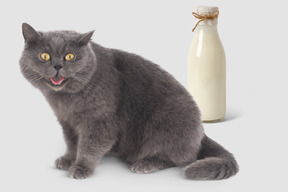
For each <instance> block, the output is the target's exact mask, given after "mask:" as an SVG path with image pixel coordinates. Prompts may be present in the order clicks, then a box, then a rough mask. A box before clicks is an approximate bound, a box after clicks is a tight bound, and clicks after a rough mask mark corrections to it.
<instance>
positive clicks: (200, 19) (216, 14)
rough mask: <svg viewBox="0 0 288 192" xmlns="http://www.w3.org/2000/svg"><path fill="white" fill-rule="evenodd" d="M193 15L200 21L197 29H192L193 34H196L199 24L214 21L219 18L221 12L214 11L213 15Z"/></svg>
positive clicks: (193, 13)
mask: <svg viewBox="0 0 288 192" xmlns="http://www.w3.org/2000/svg"><path fill="white" fill-rule="evenodd" d="M192 15H193V16H194V17H195V18H197V19H199V21H198V22H197V23H196V25H195V27H194V28H193V29H192V32H194V30H195V29H196V27H197V26H198V24H199V23H200V22H202V21H206V20H214V19H217V18H218V15H219V11H218V10H214V11H212V12H211V13H209V14H208V15H199V14H198V13H195V12H192Z"/></svg>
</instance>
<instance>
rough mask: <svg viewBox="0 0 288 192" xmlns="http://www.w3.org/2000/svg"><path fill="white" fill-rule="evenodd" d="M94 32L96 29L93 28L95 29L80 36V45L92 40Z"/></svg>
mask: <svg viewBox="0 0 288 192" xmlns="http://www.w3.org/2000/svg"><path fill="white" fill-rule="evenodd" d="M93 33H94V30H93V31H90V32H88V33H84V34H82V35H81V36H80V39H79V41H78V44H79V45H80V46H82V45H87V44H88V42H89V41H90V40H91V37H92V35H93Z"/></svg>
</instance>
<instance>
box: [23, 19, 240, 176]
mask: <svg viewBox="0 0 288 192" xmlns="http://www.w3.org/2000/svg"><path fill="white" fill-rule="evenodd" d="M93 32H94V31H91V32H88V33H84V34H80V33H77V32H74V31H52V32H39V31H36V30H35V29H34V28H32V27H31V26H30V25H29V24H26V23H23V24H22V33H23V36H24V40H25V47H24V51H23V53H22V56H21V58H20V62H19V63H20V68H21V71H22V73H23V75H24V77H25V78H26V79H27V80H28V81H29V82H30V83H31V84H32V85H33V86H35V87H36V88H38V89H39V90H40V91H41V92H42V93H43V95H44V96H45V98H46V99H47V101H48V103H49V104H50V106H51V108H52V109H53V111H54V113H55V115H56V117H57V119H58V121H59V123H60V124H61V126H62V129H63V135H64V138H65V141H66V145H67V151H66V153H65V154H64V155H63V156H61V157H59V158H58V159H57V160H56V161H55V164H56V168H58V169H62V170H69V173H70V175H71V177H73V178H75V179H85V178H87V177H89V176H90V175H91V174H92V173H93V171H94V169H95V167H96V166H97V164H98V163H99V161H100V160H101V158H102V157H103V156H104V155H105V154H112V155H115V156H117V157H118V158H120V159H121V160H123V161H124V162H126V163H128V165H129V166H130V169H131V170H132V171H133V172H135V173H150V172H154V171H157V170H161V169H165V168H169V167H175V166H178V167H183V168H184V169H185V176H186V177H187V178H189V179H193V180H220V179H226V178H228V177H230V176H233V175H235V174H236V173H237V172H238V170H239V168H238V164H237V162H236V160H235V159H234V157H233V155H232V154H231V153H230V152H228V151H227V150H226V149H224V148H223V147H222V146H220V145H219V144H218V143H216V142H215V141H213V140H212V139H210V138H209V137H208V136H206V135H205V133H204V129H203V126H202V123H201V118H200V111H199V109H198V107H197V105H196V103H195V102H194V101H193V98H192V96H191V95H190V94H189V93H188V92H187V90H186V89H185V88H184V87H183V86H182V85H181V84H180V83H179V82H177V81H176V80H175V78H174V77H173V76H172V75H170V74H169V73H168V72H166V71H164V70H163V69H161V67H159V66H158V65H156V64H154V63H152V62H151V61H148V60H146V59H144V58H142V57H140V56H138V55H136V54H132V53H127V52H124V51H121V50H116V49H109V48H104V47H102V46H100V45H98V44H96V43H94V42H92V41H91V37H92V35H93Z"/></svg>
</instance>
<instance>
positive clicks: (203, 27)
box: [194, 24, 218, 34]
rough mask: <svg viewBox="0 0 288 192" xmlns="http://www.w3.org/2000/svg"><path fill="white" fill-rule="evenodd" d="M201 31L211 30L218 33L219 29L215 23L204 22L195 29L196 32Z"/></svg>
mask: <svg viewBox="0 0 288 192" xmlns="http://www.w3.org/2000/svg"><path fill="white" fill-rule="evenodd" d="M199 31H206V32H211V33H213V32H214V33H216V34H218V30H217V24H213V25H206V24H202V25H200V24H199V25H198V26H197V27H196V29H195V31H194V33H197V32H199Z"/></svg>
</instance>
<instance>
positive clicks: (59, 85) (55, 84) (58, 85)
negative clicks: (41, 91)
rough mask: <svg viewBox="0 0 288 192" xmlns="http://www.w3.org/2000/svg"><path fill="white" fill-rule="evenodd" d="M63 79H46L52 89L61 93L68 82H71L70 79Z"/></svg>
mask: <svg viewBox="0 0 288 192" xmlns="http://www.w3.org/2000/svg"><path fill="white" fill-rule="evenodd" d="M62 78H63V79H61V80H58V81H55V80H54V79H53V78H52V77H50V78H49V79H46V78H45V80H46V84H47V85H48V86H49V87H50V88H52V89H53V90H54V91H61V90H62V89H63V88H64V87H65V85H66V84H67V81H68V80H69V79H68V78H64V77H62Z"/></svg>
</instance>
